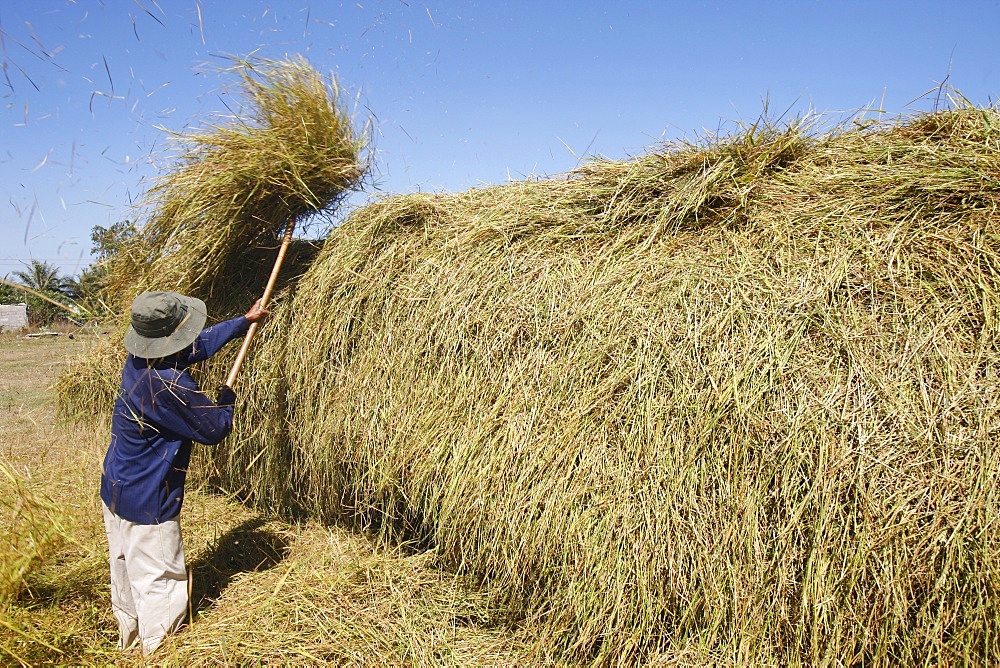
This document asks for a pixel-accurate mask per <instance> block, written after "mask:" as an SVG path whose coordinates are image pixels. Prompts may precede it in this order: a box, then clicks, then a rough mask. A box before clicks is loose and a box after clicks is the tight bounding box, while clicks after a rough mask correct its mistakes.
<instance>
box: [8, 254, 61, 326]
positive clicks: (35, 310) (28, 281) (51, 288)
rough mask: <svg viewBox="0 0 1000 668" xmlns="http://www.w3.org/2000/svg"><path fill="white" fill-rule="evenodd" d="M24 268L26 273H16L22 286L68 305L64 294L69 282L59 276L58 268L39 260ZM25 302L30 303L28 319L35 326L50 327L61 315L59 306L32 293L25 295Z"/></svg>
mask: <svg viewBox="0 0 1000 668" xmlns="http://www.w3.org/2000/svg"><path fill="white" fill-rule="evenodd" d="M24 266H25V270H24V271H15V272H14V276H15V277H16V278H17V279H18V280H19V281H20V282H21V285H23V286H25V287H27V288H30V289H32V290H34V291H35V292H37V293H40V294H42V295H45V296H46V297H48V298H49V299H53V300H55V301H58V302H60V303H62V304H66V303H68V300H67V298H66V297H67V295H66V294H65V292H64V291H65V289H66V287H67V283H68V280H67V279H66V278H65V277H62V276H60V275H59V268H58V267H55V266H53V265H51V264H49V263H48V262H41V261H39V260H32V261H31V264H26V265H24ZM25 301H27V302H28V319H29V321H30V322H31V324H33V325H48V324H49V323H51V322H52V320H53V319H54V318H55V317H56V316H57V315H59V314H60V313H61V311H60V309H59V307H58V306H55V305H53V304H51V303H49V302H46V301H45V300H43V299H39V298H38V297H37V296H35V295H32V294H30V293H28V294H26V295H25Z"/></svg>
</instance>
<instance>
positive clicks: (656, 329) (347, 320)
mask: <svg viewBox="0 0 1000 668" xmlns="http://www.w3.org/2000/svg"><path fill="white" fill-rule="evenodd" d="M998 128H1000V114H998V113H997V111H996V110H994V109H973V108H962V109H955V110H949V111H942V112H938V113H934V114H929V115H925V116H920V117H917V118H913V119H908V120H905V121H901V122H899V123H896V124H892V125H887V126H884V127H883V126H877V127H868V128H862V127H860V126H858V127H855V128H852V129H842V130H838V131H835V132H831V133H826V134H817V133H812V132H809V131H808V129H807V128H805V127H803V126H795V127H790V128H788V129H781V130H778V129H775V128H771V127H768V126H767V125H766V124H759V125H756V126H754V127H752V128H749V129H747V130H746V131H744V132H742V133H740V134H738V135H736V136H734V137H730V138H727V139H724V140H717V141H711V142H705V143H704V144H703V145H701V146H672V147H667V148H666V149H664V150H663V151H658V152H652V153H650V154H648V155H646V156H644V157H641V158H639V159H637V160H634V161H629V162H595V163H592V164H590V165H588V166H586V167H585V168H583V169H582V170H579V171H577V172H574V173H572V174H570V175H568V176H567V177H565V178H557V179H551V180H544V181H526V182H521V183H513V184H509V185H504V186H497V187H492V188H482V189H474V190H470V191H467V192H464V193H458V194H453V195H447V194H440V195H429V194H415V195H407V196H400V197H392V198H388V199H386V200H384V201H381V202H378V203H376V204H373V205H370V206H368V207H366V208H364V209H361V210H359V211H357V212H356V213H355V214H354V215H353V216H352V217H351V218H350V219H349V220H348V221H347V223H345V224H344V225H343V226H342V227H340V228H338V229H337V230H335V231H334V233H333V234H332V235H331V236H330V237H329V239H328V240H327V242H326V244H325V246H324V248H323V250H322V252H321V254H320V255H319V257H318V258H317V259H316V261H315V263H314V264H313V265H312V266H311V267H310V268H309V270H308V271H307V272H306V273H305V274H304V275H303V276H302V277H301V278H300V279H299V281H298V283H297V284H296V286H295V287H294V290H293V291H292V292H287V293H286V294H285V297H284V299H283V300H281V302H280V303H279V304H278V306H277V308H276V310H275V317H274V319H273V322H271V323H269V324H268V325H267V328H265V330H264V331H263V333H262V344H263V346H262V348H261V349H260V350H259V352H258V353H257V354H256V356H255V357H254V358H253V359H252V360H251V364H250V366H249V367H248V368H247V370H246V372H245V373H247V377H246V379H245V380H244V381H241V385H242V387H243V392H242V394H243V396H242V397H241V410H240V415H239V418H238V421H239V424H240V432H239V433H238V434H237V435H235V436H234V437H232V438H231V439H230V440H229V441H228V443H226V444H225V445H224V446H222V447H220V448H219V449H218V450H217V452H216V456H215V457H214V461H213V462H212V465H213V467H214V473H215V475H217V476H218V479H219V481H220V483H221V484H222V485H223V486H224V487H225V488H227V489H232V490H242V491H243V492H244V493H246V494H247V498H249V499H252V500H253V501H255V502H258V503H265V504H268V505H271V506H278V507H283V508H286V509H288V510H292V511H296V512H308V513H312V514H315V515H319V516H322V517H324V518H329V519H333V518H346V519H348V520H350V521H355V522H358V523H359V524H360V525H363V526H369V527H374V528H378V529H379V530H381V531H382V532H383V533H384V534H385V535H386V536H388V537H392V538H402V539H405V540H411V541H415V542H417V543H418V544H420V545H422V546H424V547H433V548H434V549H436V550H437V553H438V554H439V558H440V561H441V564H442V566H444V567H446V568H451V569H456V570H459V571H462V572H466V573H470V574H472V575H474V576H475V577H477V578H478V579H479V580H480V581H481V582H482V583H483V586H484V587H485V588H486V590H487V591H488V592H489V595H490V596H491V597H492V598H493V600H494V601H495V602H496V604H497V605H499V606H501V607H502V608H503V609H505V610H506V611H507V614H508V618H509V620H510V621H511V622H512V623H516V622H517V620H520V619H531V620H534V621H537V622H539V623H541V624H542V625H543V626H544V627H545V628H547V629H548V634H547V636H546V637H544V638H541V639H540V641H539V657H540V658H541V657H549V658H555V659H560V660H568V661H572V662H576V661H597V662H602V663H603V662H607V663H619V662H620V663H635V662H645V661H657V660H661V661H670V660H682V661H691V662H703V663H707V662H712V663H728V662H751V663H802V662H806V663H810V664H818V663H828V662H834V663H836V662H843V663H856V662H862V661H864V662H877V663H890V662H891V663H896V662H900V663H916V662H920V663H924V662H931V663H952V662H973V663H980V664H989V663H996V662H998V661H1000V641H998V638H1000V609H998V608H1000V605H998V601H1000V599H998V598H997V596H996V592H997V590H998V587H1000V537H998V533H997V532H996V531H995V530H994V526H993V522H995V521H996V520H997V517H998V514H1000V495H998V493H997V492H996V490H997V489H998V488H1000V486H998V482H1000V480H998V463H1000V462H998V458H1000V449H998V448H997V445H998V443H997V436H998V429H1000V410H998V408H997V402H996V399H997V393H998V386H1000V385H998V383H1000V376H998V373H1000V372H998V369H1000V350H998V347H997V334H998V326H997V318H996V315H997V313H998V309H1000V299H998V297H997V286H998V273H1000V255H998V251H1000V219H998V217H997V205H998V203H1000V189H998V184H1000V129H998Z"/></svg>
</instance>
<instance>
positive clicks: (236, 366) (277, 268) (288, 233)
mask: <svg viewBox="0 0 1000 668" xmlns="http://www.w3.org/2000/svg"><path fill="white" fill-rule="evenodd" d="M294 230H295V218H291V219H290V220H289V221H288V226H287V227H286V228H285V236H284V237H282V239H281V247H280V248H279V249H278V257H277V259H275V261H274V268H273V269H272V270H271V277H270V278H269V279H267V287H265V288H264V296H263V297H261V298H260V307H261V308H266V307H267V302H268V301H269V300H270V299H271V292H273V291H274V284H275V283H276V282H277V280H278V274H279V273H280V272H281V263H282V262H284V261H285V253H286V252H287V251H288V246H289V244H291V243H292V232H293V231H294ZM259 324H260V323H259V322H252V323H250V329H248V330H247V335H246V337H245V338H244V339H243V346H242V347H241V348H240V354H239V355H237V356H236V361H235V362H233V368H232V370H231V371H230V372H229V378H227V379H226V385H228V386H229V387H230V388H232V387H233V384H234V383H235V382H236V375H237V374H238V373H239V372H240V367H242V366H243V360H245V359H246V357H247V352H248V351H249V350H250V342H251V341H252V340H253V335H254V334H255V333H256V332H257V325H259Z"/></svg>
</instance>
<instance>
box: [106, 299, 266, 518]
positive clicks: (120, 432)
mask: <svg viewBox="0 0 1000 668" xmlns="http://www.w3.org/2000/svg"><path fill="white" fill-rule="evenodd" d="M249 326H250V323H249V322H248V321H247V319H246V318H245V317H243V316H240V317H238V318H233V319H232V320H227V321H225V322H221V323H219V324H217V325H213V326H211V327H207V328H205V329H204V330H202V332H201V334H200V335H199V336H198V338H197V339H196V340H195V342H194V344H193V345H192V347H190V348H187V349H185V350H184V351H183V352H181V353H178V354H177V355H176V356H172V357H170V358H166V359H165V360H146V359H143V358H141V357H135V356H133V355H129V356H128V358H127V359H126V360H125V368H124V369H123V370H122V383H121V387H120V388H119V390H118V398H117V399H116V400H115V406H114V412H113V414H112V416H111V444H110V446H109V447H108V454H107V455H106V456H105V458H104V467H103V470H102V472H101V499H103V500H104V503H105V504H106V505H107V506H108V508H109V509H110V510H111V512H112V513H114V514H115V515H117V516H118V517H121V518H123V519H126V520H128V521H130V522H135V523H137V524H159V523H160V522H163V521H166V520H169V519H172V518H174V517H176V516H177V514H178V513H180V512H181V503H182V502H183V501H184V479H185V477H186V476H187V468H188V462H189V461H190V459H191V443H192V442H193V441H197V442H198V443H205V444H207V445H215V444H216V443H218V442H220V441H221V440H222V439H224V438H225V437H226V435H227V434H229V432H230V431H232V428H233V407H232V406H223V405H217V404H216V403H215V402H214V401H212V400H211V399H209V398H208V397H207V396H205V395H204V394H202V393H201V391H200V390H199V389H198V385H197V383H195V381H194V378H192V377H191V374H189V373H188V371H187V368H188V367H189V366H190V365H192V364H194V363H195V362H200V361H202V360H206V359H208V358H209V357H211V356H212V355H214V354H215V353H217V352H218V351H219V350H220V349H221V348H222V347H223V346H224V345H226V344H227V343H229V342H230V341H231V340H233V339H234V338H236V337H238V336H242V335H243V334H245V333H246V331H247V329H248V328H249Z"/></svg>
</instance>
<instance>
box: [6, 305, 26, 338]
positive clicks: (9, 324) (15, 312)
mask: <svg viewBox="0 0 1000 668" xmlns="http://www.w3.org/2000/svg"><path fill="white" fill-rule="evenodd" d="M27 326H28V305H27V304H0V332H16V331H17V330H19V329H24V328H25V327H27Z"/></svg>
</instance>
